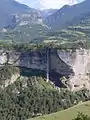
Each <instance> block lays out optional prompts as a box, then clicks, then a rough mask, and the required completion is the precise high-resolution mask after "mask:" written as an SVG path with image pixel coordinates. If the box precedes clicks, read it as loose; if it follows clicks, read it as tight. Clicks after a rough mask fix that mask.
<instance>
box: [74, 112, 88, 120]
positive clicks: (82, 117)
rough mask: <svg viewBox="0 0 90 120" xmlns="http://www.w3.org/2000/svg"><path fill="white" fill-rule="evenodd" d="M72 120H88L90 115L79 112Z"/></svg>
mask: <svg viewBox="0 0 90 120" xmlns="http://www.w3.org/2000/svg"><path fill="white" fill-rule="evenodd" d="M73 120H90V117H89V116H88V115H84V114H83V113H79V114H78V115H77V117H76V118H75V119H73Z"/></svg>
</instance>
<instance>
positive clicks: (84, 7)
mask: <svg viewBox="0 0 90 120" xmlns="http://www.w3.org/2000/svg"><path fill="white" fill-rule="evenodd" d="M89 12H90V0H86V1H84V2H82V3H80V4H76V5H73V6H68V5H65V6H64V7H62V8H61V9H60V10H58V11H57V12H55V13H54V14H53V15H51V16H49V17H48V18H47V19H46V23H47V24H48V25H50V26H51V27H52V29H53V30H56V29H61V28H64V27H67V26H68V25H70V22H72V21H73V20H74V18H78V17H79V16H80V15H83V14H86V13H89Z"/></svg>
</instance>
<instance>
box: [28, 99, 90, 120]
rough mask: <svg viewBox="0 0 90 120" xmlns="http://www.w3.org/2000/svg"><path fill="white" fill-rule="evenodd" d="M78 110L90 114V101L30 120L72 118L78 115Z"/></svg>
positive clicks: (68, 119)
mask: <svg viewBox="0 0 90 120" xmlns="http://www.w3.org/2000/svg"><path fill="white" fill-rule="evenodd" d="M78 112H83V113H84V114H87V115H89V116H90V101H88V102H84V103H81V104H79V105H76V106H74V107H72V108H69V109H67V110H63V111H60V112H57V113H53V114H50V115H46V116H41V117H37V118H33V119H30V120H72V119H73V118H75V117H76V116H77V114H78Z"/></svg>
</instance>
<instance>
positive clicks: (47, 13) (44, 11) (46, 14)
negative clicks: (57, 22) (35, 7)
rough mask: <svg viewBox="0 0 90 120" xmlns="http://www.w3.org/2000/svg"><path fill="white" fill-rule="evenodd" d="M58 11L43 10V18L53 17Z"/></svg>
mask: <svg viewBox="0 0 90 120" xmlns="http://www.w3.org/2000/svg"><path fill="white" fill-rule="evenodd" d="M57 10H58V9H46V10H41V11H40V13H41V16H42V18H46V17H48V16H50V15H52V14H53V13H55V12H56V11H57Z"/></svg>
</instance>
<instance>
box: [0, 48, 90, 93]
mask: <svg viewBox="0 0 90 120" xmlns="http://www.w3.org/2000/svg"><path fill="white" fill-rule="evenodd" d="M47 54H48V59H47ZM5 63H8V64H12V65H15V66H19V67H25V68H32V69H37V70H43V71H47V63H48V69H49V71H48V72H49V73H50V72H52V71H53V72H55V73H58V74H59V75H60V76H66V77H68V80H67V81H66V83H67V84H66V86H67V87H68V89H70V90H72V91H76V90H80V89H83V88H87V89H89V90H90V75H89V74H90V50H86V49H77V50H74V51H73V50H68V51H66V50H55V49H50V50H49V52H47V50H40V51H33V52H32V51H30V52H17V51H15V50H13V51H7V50H6V51H5V50H0V65H3V64H5Z"/></svg>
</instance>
